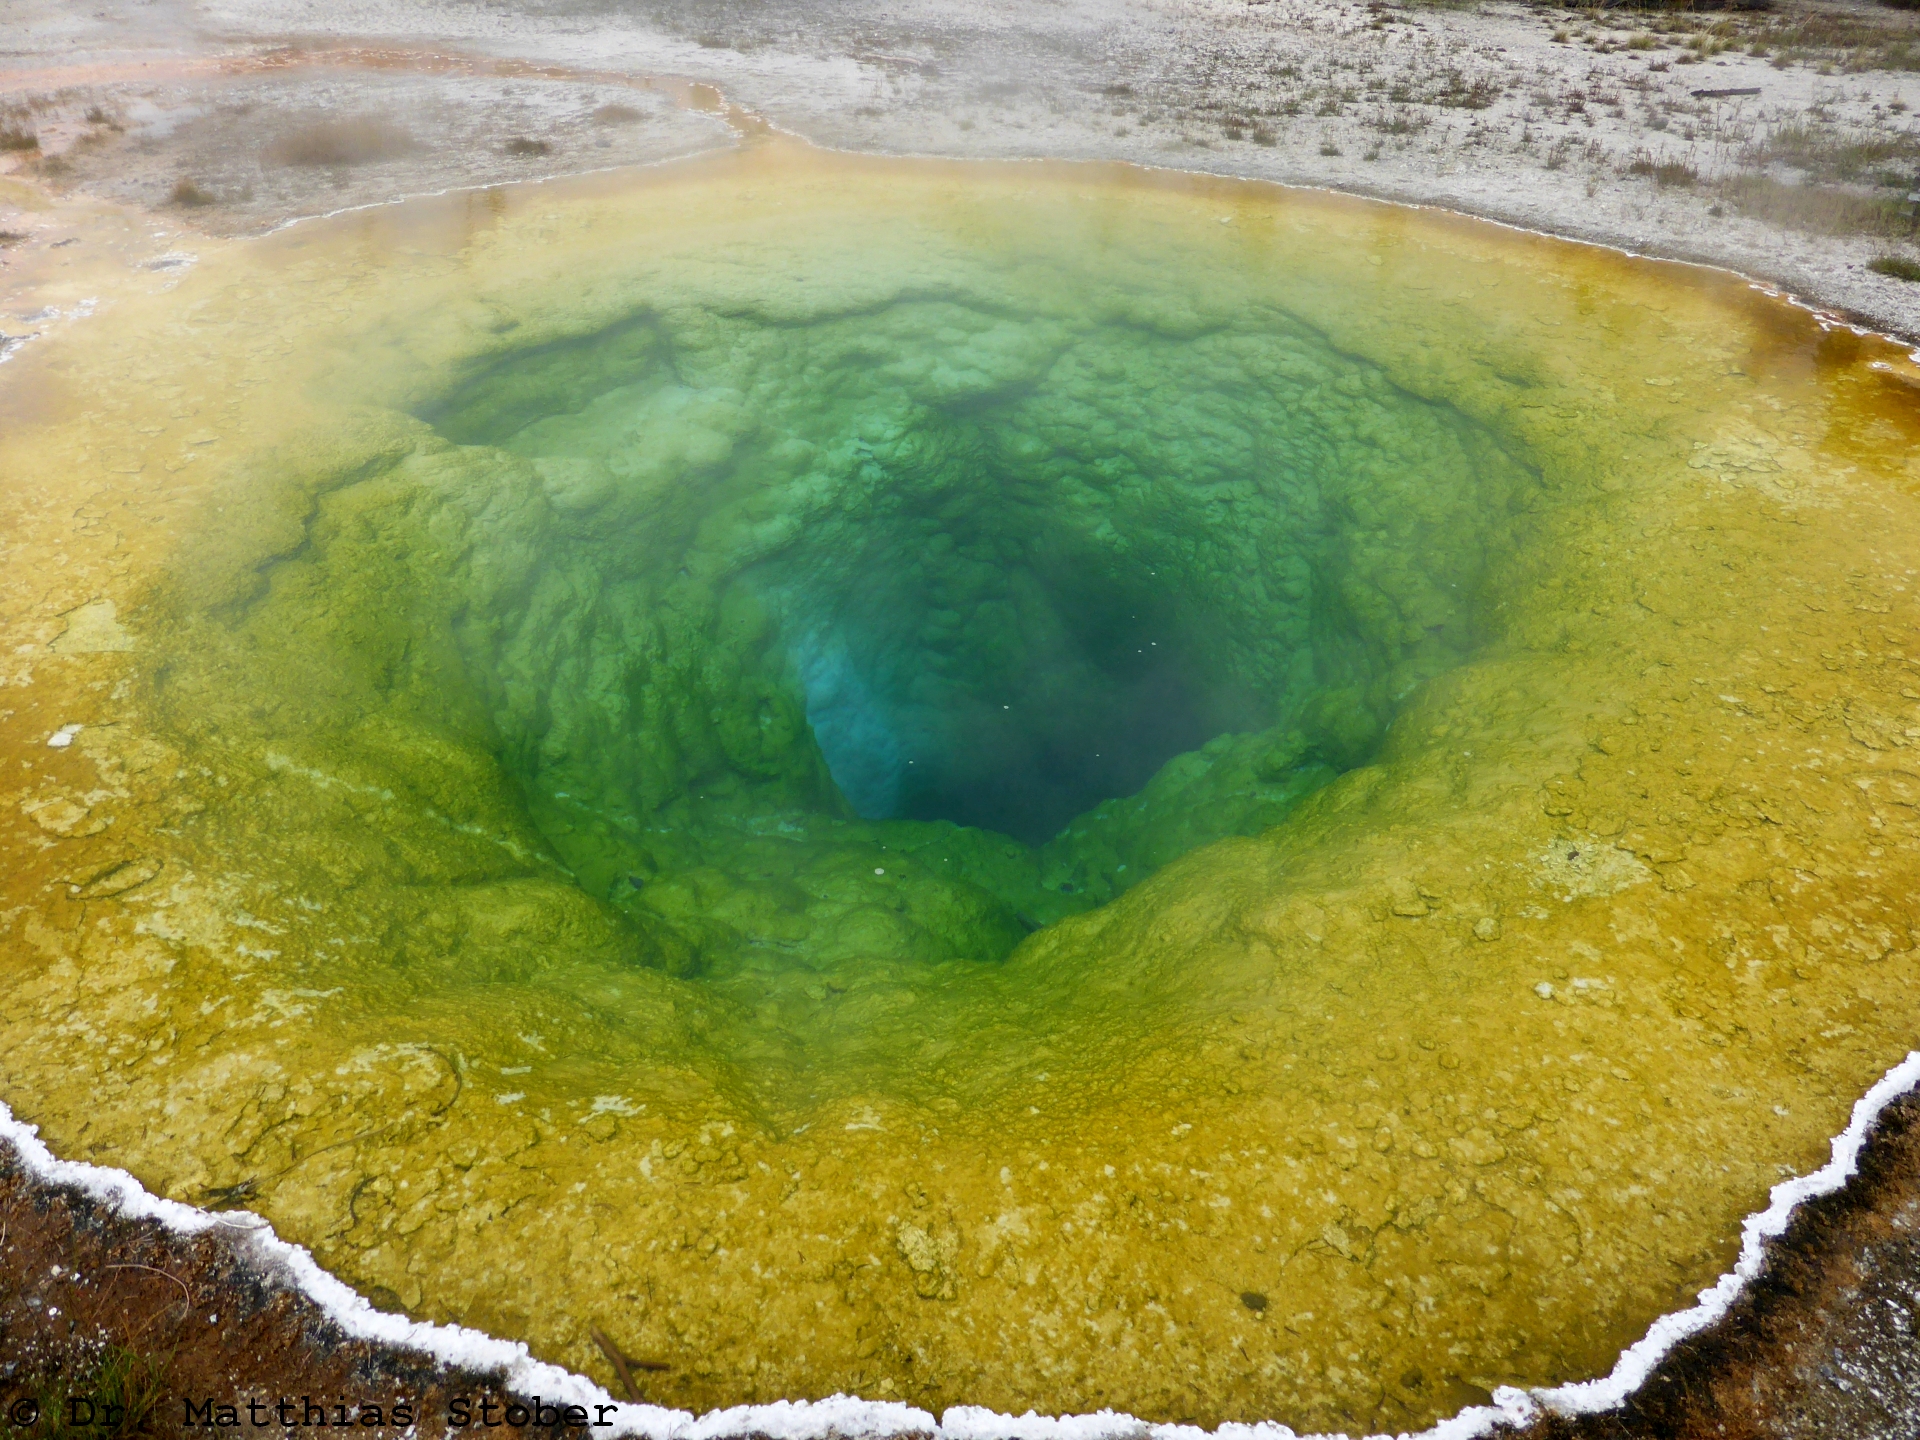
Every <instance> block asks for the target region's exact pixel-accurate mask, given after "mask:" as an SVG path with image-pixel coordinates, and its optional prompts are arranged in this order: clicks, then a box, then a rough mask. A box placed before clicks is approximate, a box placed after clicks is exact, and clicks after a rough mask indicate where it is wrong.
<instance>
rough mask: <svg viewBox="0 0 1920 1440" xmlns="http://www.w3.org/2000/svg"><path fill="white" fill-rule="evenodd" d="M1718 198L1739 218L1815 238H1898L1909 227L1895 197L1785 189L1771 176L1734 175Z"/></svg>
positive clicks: (1836, 189)
mask: <svg viewBox="0 0 1920 1440" xmlns="http://www.w3.org/2000/svg"><path fill="white" fill-rule="evenodd" d="M1719 191H1720V197H1721V199H1723V200H1725V201H1726V202H1727V203H1728V204H1730V205H1732V206H1733V207H1734V209H1736V210H1738V211H1740V213H1741V214H1743V215H1748V216H1751V217H1752V218H1753V219H1755V220H1765V221H1766V222H1767V223H1769V224H1771V225H1784V226H1787V227H1789V228H1791V229H1794V230H1806V231H1810V232H1812V233H1813V234H1816V235H1883V236H1887V237H1889V238H1892V237H1897V236H1903V235H1906V234H1908V233H1910V232H1911V231H1912V229H1913V222H1912V221H1911V220H1909V219H1908V218H1907V216H1906V213H1905V211H1904V209H1903V207H1902V206H1901V204H1900V201H1899V200H1898V198H1896V197H1893V196H1876V195H1862V194H1860V193H1859V192H1858V191H1855V190H1843V189H1841V188H1839V187H1838V186H1833V185H1788V184H1785V183H1783V182H1781V181H1779V180H1776V179H1774V178H1773V177H1772V176H1771V175H1751V174H1748V175H1735V176H1732V177H1731V178H1729V179H1727V180H1725V181H1723V182H1722V183H1721V185H1720V187H1719Z"/></svg>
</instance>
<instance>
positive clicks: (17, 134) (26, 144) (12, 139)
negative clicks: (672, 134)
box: [0, 125, 40, 150]
mask: <svg viewBox="0 0 1920 1440" xmlns="http://www.w3.org/2000/svg"><path fill="white" fill-rule="evenodd" d="M39 148H40V137H39V136H38V135H37V134H35V133H34V132H33V131H31V130H29V129H27V128H26V127H25V126H24V125H0V150H38V149H39Z"/></svg>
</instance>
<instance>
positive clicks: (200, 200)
mask: <svg viewBox="0 0 1920 1440" xmlns="http://www.w3.org/2000/svg"><path fill="white" fill-rule="evenodd" d="M167 198H168V199H169V200H171V201H172V202H173V203H174V204H175V205H185V206H187V207H188V208H189V209H197V208H199V207H200V206H202V205H211V204H213V203H214V201H215V199H216V198H217V197H216V196H215V195H214V193H213V192H212V191H211V190H203V189H201V188H200V186H199V184H198V183H196V182H195V181H193V180H189V179H188V178H187V177H186V176H184V175H183V176H181V177H180V178H179V179H178V180H176V181H174V182H173V193H172V194H171V195H169V196H168V197H167Z"/></svg>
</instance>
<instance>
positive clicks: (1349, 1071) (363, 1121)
mask: <svg viewBox="0 0 1920 1440" xmlns="http://www.w3.org/2000/svg"><path fill="white" fill-rule="evenodd" d="M149 282H150V277H149V281H146V282H141V283H135V282H132V281H129V282H125V283H122V284H119V285H118V286H117V288H115V287H112V286H109V287H108V288H107V289H105V290H104V291H103V293H102V296H101V299H100V304H99V311H98V313H97V314H96V315H95V316H94V317H93V318H92V319H91V320H89V321H88V322H87V323H85V324H84V325H81V326H77V327H75V328H74V329H72V330H71V331H69V332H67V334H66V336H65V337H64V338H62V339H59V340H56V341H46V342H42V343H41V344H40V345H38V346H36V347H30V348H29V349H28V350H26V351H23V352H22V353H21V354H20V355H19V356H18V357H17V358H16V359H15V360H14V361H13V362H12V363H11V364H9V365H8V366H7V367H6V369H5V370H4V371H3V372H0V415H3V416H4V420H0V477H3V479H0V484H3V486H4V492H3V494H0V507H4V508H3V509H0V543H3V544H4V546H5V550H6V560H5V565H4V567H0V655H4V660H0V682H3V684H0V764H3V765H4V771H3V773H4V775H5V784H4V787H0V843H4V846H5V853H6V855H7V857H8V863H7V866H6V867H5V868H6V873H5V876H4V879H3V880H0V885H3V886H4V889H3V890H0V975H4V987H5V989H4V993H5V996H6V999H7V1004H6V1005H5V1007H4V1011H0V1098H4V1099H5V1100H6V1101H7V1102H8V1103H9V1104H10V1105H12V1106H13V1107H14V1109H15V1111H16V1112H17V1113H18V1114H19V1115H20V1116H21V1117H22V1118H24V1119H27V1120H30V1121H33V1122H35V1123H37V1124H39V1125H40V1126H41V1127H42V1129H43V1134H44V1135H45V1137H46V1139H47V1140H48V1142H49V1143H50V1144H51V1145H52V1146H53V1148H54V1149H55V1150H56V1152H58V1153H60V1154H62V1155H64V1156H66V1157H69V1158H74V1159H84V1160H91V1161H96V1162H99V1163H104V1164H110V1165H114V1166H121V1167H124V1168H126V1169H128V1170H130V1171H132V1173H133V1174H134V1175H135V1176H137V1177H138V1178H139V1179H140V1180H141V1181H142V1182H144V1183H145V1184H146V1185H147V1186H149V1187H150V1188H152V1189H153V1190H155V1191H157V1192H159V1193H162V1194H165V1195H169V1196H173V1197H176V1198H179V1199H183V1200H188V1201H192V1202H195V1203H199V1204H203V1205H214V1206H226V1207H241V1208H245V1209H249V1210H252V1211H255V1212H257V1213H259V1214H261V1215H263V1216H266V1217H267V1218H268V1219H270V1220H271V1221H272V1222H273V1224H274V1225H275V1227H276V1228H277V1229H278V1230H279V1231H280V1233H282V1234H283V1235H285V1236H287V1237H288V1238H290V1239H293V1240H296V1241H299V1242H300V1243H302V1244H304V1245H307V1246H309V1247H310V1248H311V1249H312V1250H313V1252H314V1254H315V1255H316V1257H317V1258H318V1259H319V1260H320V1261H321V1262H322V1263H323V1264H324V1265H325V1266H326V1267H328V1268H329V1269H330V1270H332V1271H333V1272H334V1273H336V1274H338V1275H340V1276H341V1277H343V1278H344V1279H346V1280H348V1281H349V1282H350V1283H352V1284H354V1285H355V1286H357V1287H359V1288H360V1289H361V1290H362V1291H363V1292H364V1293H367V1294H368V1295H370V1296H371V1297H373V1298H374V1299H375V1301H376V1303H378V1304H380V1305H382V1306H384V1307H387V1308H395V1309H404V1310H405V1311H407V1312H408V1313H410V1314H412V1315H415V1316H417V1317H420V1318H423V1319H432V1320H443V1321H454V1322H459V1323H463V1324H467V1325H472V1326H476V1327H479V1328H482V1329H485V1330H488V1331H491V1332H494V1333H497V1334H501V1335H506V1336H510V1337H515V1338H521V1339H525V1340H526V1341H527V1342H528V1343H529V1344H530V1345H531V1346H532V1347H533V1349H534V1351H535V1352H536V1353H537V1354H539V1355H541V1356H543V1357H545V1358H548V1359H552V1360H555V1361H559V1362H561V1363H564V1364H567V1365H569V1366H573V1367H576V1368H579V1369H583V1370H586V1371H588V1372H589V1373H592V1374H595V1375H598V1376H600V1378H602V1379H603V1380H609V1381H610V1380H611V1379H612V1377H611V1374H610V1372H608V1371H607V1367H606V1361H605V1359H604V1358H603V1357H602V1355H601V1353H600V1352H599V1350H598V1349H597V1348H596V1347H595V1345H594V1343H593V1340H592V1338H591V1336H590V1327H598V1328H599V1329H600V1330H602V1331H603V1332H605V1333H606V1334H608V1335H610V1336H611V1337H613V1339H614V1340H615V1342H616V1343H617V1344H618V1345H619V1347H620V1348H621V1349H623V1350H625V1351H626V1352H628V1353H629V1354H632V1355H638V1356H643V1357H647V1358H649V1359H652V1360H655V1361H657V1362H658V1363H659V1364H661V1365H663V1366H665V1367H667V1368H665V1369H663V1370H660V1371H658V1372H655V1373H653V1374H652V1375H651V1377H650V1380H649V1385H650V1389H649V1398H651V1399H654V1400H657V1401H659V1402H661V1403H664V1404H671V1405H676V1406H682V1407H689V1408H694V1409H706V1408H710V1407H715V1406H720V1405H726V1404H733V1403H740V1402H746V1401H754V1400H770V1399H775V1398H781V1397H786V1398H800V1397H818V1396H825V1395H829V1394H833V1393H836V1392H846V1393H856V1394H861V1395H865V1396H869V1397H872V1398H898V1399H905V1400H910V1401H913V1402H915V1403H916V1404H920V1405H923V1406H926V1407H929V1408H932V1409H935V1410H938V1409H941V1408H943V1407H945V1406H948V1405H952V1404H958V1403H966V1404H975V1405H985V1406H989V1407H992V1408H994V1409H997V1410H1002V1411H1012V1412H1019V1411H1023V1410H1026V1409H1028V1408H1034V1409H1038V1410H1041V1411H1047V1412H1056V1413H1057V1412H1067V1411H1087V1410H1094V1409H1099V1408H1108V1407H1110V1408H1112V1409H1116V1410H1122V1411H1129V1412H1132V1413H1133V1414H1136V1415H1139V1416H1143V1417H1146V1418H1148V1419H1152V1420H1185V1421H1195V1422H1199V1423H1203V1424H1209V1425H1212V1424H1218V1423H1221V1422H1224V1421H1229V1420H1255V1419H1262V1418H1272V1419H1278V1420H1283V1421H1286V1422H1288V1423H1290V1424H1293V1425H1295V1426H1299V1427H1303V1428H1304V1427H1320V1428H1345V1429H1372V1430H1378V1429H1400V1428H1408V1427H1415V1426H1419V1425H1423V1424H1427V1423H1430V1422H1431V1421H1433V1420H1434V1419H1436V1418H1437V1417H1440V1416H1443V1415H1446V1414H1448V1413H1451V1412H1452V1411H1454V1410H1456V1409H1458V1408H1460V1407H1462V1406H1464V1405H1467V1404H1470V1403H1474V1402H1476V1401H1480V1400H1484V1399H1485V1398H1486V1396H1487V1394H1488V1392H1489V1391H1490V1390H1491V1389H1492V1388H1493V1387H1495V1386H1499V1385H1506V1384H1517V1385H1538V1384H1546V1383H1552V1382H1559V1381H1566V1380H1573V1379H1579V1378H1582V1377H1586V1376H1589V1375H1593V1374H1596V1373H1600V1372H1604V1371H1605V1370H1607V1369H1608V1368H1609V1367H1610V1366H1611V1364H1612V1361H1613V1358H1614V1356H1615V1354H1616V1353H1617V1352H1618V1350H1619V1349H1620V1348H1621V1347H1622V1346H1623V1345H1625V1344H1626V1343H1629V1342H1630V1341H1632V1340H1633V1339H1635V1338H1637V1337H1638V1336H1639V1335H1640V1334H1641V1333H1642V1332H1643V1331H1644V1329H1645V1327H1646V1326H1647V1324H1648V1323H1649V1321H1650V1320H1652V1319H1653V1318H1654V1317H1655V1316H1657V1315H1659V1314H1661V1313H1663V1312H1665V1311H1668V1310H1671V1309H1673V1308H1675V1307H1676V1306H1679V1305H1681V1304H1684V1303H1685V1302H1686V1301H1687V1300H1688V1299H1689V1298H1690V1297H1691V1295H1692V1293H1693V1292H1694V1291H1695V1290H1697V1289H1698V1288H1700V1287H1701V1286H1702V1285H1704V1284H1706V1283H1708V1282H1710V1281H1711V1280H1712V1279H1713V1277H1714V1276H1715V1275H1717V1274H1718V1273H1719V1272H1720V1270H1722V1269H1723V1268H1724V1267H1725V1266H1726V1265H1727V1264H1728V1263H1729V1262H1730V1260H1731V1258H1732V1257H1733V1255H1734V1254H1735V1252H1736V1249H1737V1244H1738V1236H1739V1221H1740V1218H1741V1217H1742V1216H1743V1215H1744V1214H1746V1213H1748V1212H1750V1211H1753V1210H1755V1209H1758V1208H1761V1207H1762V1206H1763V1205H1764V1203H1765V1197H1766V1192H1767V1190H1768V1188H1769V1186H1771V1185H1772V1184H1773V1183H1774V1182H1776V1181H1777V1180H1779V1179H1781V1178H1782V1177H1783V1176H1785V1175H1787V1174H1790V1173H1794V1172H1797V1171H1804V1170H1806V1169H1809V1168H1811V1167H1812V1166H1814V1165H1815V1164H1817V1163H1818V1162H1819V1160H1820V1159H1821V1158H1822V1157H1823V1152H1824V1148H1825V1141H1826V1138H1827V1137H1828V1136H1829V1135H1830V1134H1832V1133H1833V1132H1835V1131H1837V1130H1838V1129H1840V1128H1841V1126H1842V1125H1843V1124H1844V1122H1845V1117H1846V1114H1847V1111H1848V1109H1849V1107H1850V1105H1851V1103H1852V1101H1853V1099H1854V1098H1855V1097H1856V1096H1857V1095H1858V1094H1859V1093H1860V1092H1861V1091H1862V1090H1864V1089H1865V1088H1866V1086H1867V1085H1868V1084H1870V1083H1871V1082H1872V1081H1873V1080H1874V1079H1875V1078H1877V1077H1878V1075H1879V1074H1880V1073H1881V1072H1882V1071H1883V1070H1884V1069H1885V1068H1886V1067H1887V1066H1888V1065H1889V1064H1891V1063H1892V1062H1893V1061H1895V1060H1897V1059H1898V1058H1899V1057H1900V1056H1901V1055H1902V1054H1904V1053H1905V1051H1906V1050H1907V1049H1908V1047H1909V1045H1910V1044H1911V1042H1912V1040H1913V1038H1914V1036H1915V1033H1916V1029H1917V1028H1920V1026H1917V1023H1916V1022H1920V989H1916V987H1915V985H1914V983H1913V982H1914V979H1915V975H1916V968H1917V967H1916V961H1915V953H1914V944H1915V941H1914V937H1913V934H1912V928H1911V927H1912V922H1913V915H1912V907H1911V903H1910V899H1909V897H1911V896H1912V895H1914V894H1916V893H1920V873H1917V872H1920V849H1917V848H1916V839H1917V838H1920V811H1916V807H1920V756H1908V755H1907V754H1906V753H1905V752H1906V751H1907V750H1909V749H1911V748H1914V745H1915V741H1916V738H1920V674H1916V673H1915V662H1914V659H1913V658H1912V657H1915V656H1920V629H1916V622H1920V606H1917V605H1916V600H1915V596H1914V594H1913V589H1914V583H1915V568H1916V566H1920V462H1917V461H1916V459H1915V457H1916V455H1920V370H1916V367H1915V366H1914V364H1913V363H1912V362H1911V361H1910V360H1909V359H1908V358H1907V357H1906V356H1904V355H1903V354H1902V353H1901V352H1900V351H1898V350H1897V349H1895V348H1894V347H1893V346H1891V345H1889V344H1886V343H1883V342H1880V341H1878V340H1874V339H1872V338H1863V337H1861V336H1858V335H1856V334H1855V333H1853V332H1852V331H1849V330H1847V329H1845V328H1842V327H1837V326H1833V325H1830V324H1825V323H1822V322H1820V321H1819V320H1817V319H1816V318H1815V317H1813V316H1811V315H1808V314H1806V313H1804V312H1801V311H1797V310H1794V309H1792V308H1790V307H1788V306H1787V305H1786V304H1784V303H1783V302H1781V301H1779V300H1777V299H1775V298H1773V297H1770V296H1768V295H1765V294H1763V293H1760V292H1758V291H1756V290H1754V289H1753V288H1751V287H1749V286H1747V285H1746V284H1745V283H1744V282H1741V281H1739V280H1737V279H1735V278H1733V277H1729V276H1725V275H1716V274H1711V273H1705V272H1699V271H1693V270H1688V269H1683V268H1680V267H1673V266H1657V265H1653V264H1650V263H1646V262H1641V261H1634V260H1630V259H1627V258H1624V257H1620V256H1616V255H1612V254H1608V253H1603V252H1598V251H1594V250H1590V249H1586V248H1582V247H1576V246H1571V245H1567V244H1562V243H1559V242H1554V241H1549V240H1545V239H1541V238H1537V237H1530V236H1524V235H1517V234H1513V233H1508V232H1502V231H1499V230H1496V229H1494V228H1492V227H1488V226H1481V225H1476V224H1472V223H1469V222H1464V221H1458V220H1453V219H1449V218H1446V217H1442V216H1437V215H1431V214H1423V213H1417V212H1410V211H1405V210H1399V209H1394V208H1391V207H1384V206H1376V205H1370V204H1365V203H1361V202H1354V201H1345V200H1338V199H1334V198H1330V197H1325V196H1308V195H1298V194H1292V193H1288V192H1284V191H1276V190H1273V189H1271V188H1262V187H1253V186H1239V185H1235V184H1231V183H1227V182H1215V181H1197V180H1192V179H1174V178H1168V177H1160V178H1155V177H1150V176H1143V175H1141V174H1138V173H1135V172H1128V171H1121V170H1113V169H1102V168H1085V167H1068V166H1059V167H1049V166H1033V165H1023V166H1006V167H993V166H958V165H942V164H934V163H928V162H882V161H868V160H856V159H850V158H846V157H832V156H824V155H819V154H815V153H812V152H809V151H806V150H804V149H801V148H799V147H796V146H792V145H788V144H784V143H774V144H768V145H764V146H761V147H759V148H757V149H753V150H750V151H748V152H746V153H743V154H738V155H733V156H729V157H726V158H723V159H719V160H707V161H702V162H700V163H698V164H695V165H690V166H682V167H674V168H670V169H664V170H660V171H655V172H649V173H647V174H643V175H623V176H612V177H599V178H595V179H593V180H590V181H575V182H567V183H563V184H555V185H549V186H544V187H532V188H527V189H524V190H517V191H513V192H490V193H487V194H484V195H471V196H455V197H449V198H443V199H439V200H432V201H424V202H418V203H412V204H409V205H406V206H401V207H393V208H390V209H387V210H382V211H374V212H365V213H359V214H353V215H346V216H341V217H336V218H335V219H332V220H329V221H325V222H321V223H317V224H312V225H306V226H301V227H298V228H296V229H293V230H290V231H286V232H282V233H281V234H279V235H276V236H273V237H270V238H268V239H265V240H259V241H252V242H246V243H236V244H229V245H209V246H207V247H205V250H204V253H203V258H202V259H201V262H200V263H199V265H198V266H197V267H196V268H195V269H193V270H192V271H191V272H190V273H188V274H187V275H186V277H185V278H184V279H183V280H181V281H180V282H179V283H178V284H173V285H171V288H159V287H157V286H156V285H155V284H153V283H149Z"/></svg>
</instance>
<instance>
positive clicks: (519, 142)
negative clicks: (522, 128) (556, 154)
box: [503, 135, 553, 159]
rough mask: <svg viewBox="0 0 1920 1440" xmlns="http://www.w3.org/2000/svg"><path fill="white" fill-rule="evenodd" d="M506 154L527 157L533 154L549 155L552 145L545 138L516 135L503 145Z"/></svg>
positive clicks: (551, 151)
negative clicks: (536, 138) (537, 138)
mask: <svg viewBox="0 0 1920 1440" xmlns="http://www.w3.org/2000/svg"><path fill="white" fill-rule="evenodd" d="M503 148H504V149H505V150H506V152H507V154H509V155H517V156H519V157H521V158H523V159H524V158H527V157H530V156H534V155H551V154H552V153H553V146H552V145H550V144H549V143H548V142H546V141H545V140H534V139H530V138H529V137H527V136H525V135H516V136H514V137H513V138H512V139H511V140H509V141H507V143H506V145H505V146H504V147H503Z"/></svg>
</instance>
